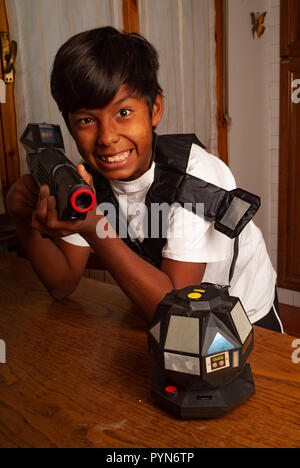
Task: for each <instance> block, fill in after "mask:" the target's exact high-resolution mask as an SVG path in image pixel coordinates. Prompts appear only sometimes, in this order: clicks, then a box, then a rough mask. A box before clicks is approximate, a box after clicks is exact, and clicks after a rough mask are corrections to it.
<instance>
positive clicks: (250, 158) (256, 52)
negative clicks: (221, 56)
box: [228, 0, 271, 250]
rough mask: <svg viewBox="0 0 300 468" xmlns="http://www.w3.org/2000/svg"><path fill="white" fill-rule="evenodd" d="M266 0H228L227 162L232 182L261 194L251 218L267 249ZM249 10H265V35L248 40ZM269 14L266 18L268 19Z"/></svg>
mask: <svg viewBox="0 0 300 468" xmlns="http://www.w3.org/2000/svg"><path fill="white" fill-rule="evenodd" d="M269 4H270V1H269V0H238V1H237V0H228V80H229V115H230V117H231V118H232V126H231V129H230V130H229V135H228V136H229V165H230V168H231V170H232V171H233V173H234V175H235V177H236V180H237V184H238V185H240V186H242V187H243V188H245V189H247V190H249V191H250V192H254V193H256V194H257V195H259V196H260V197H261V199H262V207H261V209H260V211H259V212H258V214H257V216H256V219H255V222H256V224H257V225H258V226H259V227H260V229H261V230H262V231H263V234H264V237H265V240H266V243H267V246H268V248H269V250H270V247H271V238H270V223H271V221H270V220H271V193H270V188H271V174H270V164H271V162H270V154H269V148H268V146H269V141H268V135H269V128H268V121H269V103H268V82H269V70H268V59H269V55H268V44H269V41H270V28H269V27H268V24H269V21H270V16H269V12H270V9H269ZM251 11H254V12H258V11H259V12H264V11H268V15H267V17H266V20H265V24H266V31H265V34H264V35H263V36H262V37H261V39H258V38H257V36H256V37H255V38H254V39H253V35H252V31H251V17H250V13H251ZM268 16H269V18H268Z"/></svg>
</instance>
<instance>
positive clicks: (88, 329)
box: [0, 255, 300, 448]
mask: <svg viewBox="0 0 300 468" xmlns="http://www.w3.org/2000/svg"><path fill="white" fill-rule="evenodd" d="M0 291H1V293H0V338H1V339H2V340H5V343H6V353H7V356H6V364H0V446H1V447H109V448H113V447H115V448H121V447H126V448H138V447H139V448H141V447H152V448H154V447H156V448H171V447H173V448H177V447H178V448H179V447H184V448H192V447H216V446H217V447H299V446H300V425H299V422H300V364H294V363H293V362H292V359H291V356H292V353H293V351H295V350H294V349H293V348H292V343H293V341H294V338H293V337H290V336H283V335H280V334H277V333H273V332H270V331H266V330H262V329H259V328H256V329H255V349H254V351H253V353H252V355H251V359H250V363H251V367H252V371H253V375H254V379H255V384H256V394H255V396H254V397H252V398H251V400H249V401H248V402H247V403H245V404H244V405H242V406H240V407H239V408H237V409H235V410H234V411H233V412H232V413H230V414H228V415H226V416H223V417H221V418H219V419H216V420H195V421H177V420H175V419H174V418H173V417H172V416H169V415H168V414H165V413H164V412H163V411H161V410H160V409H158V408H156V407H154V406H153V404H152V401H151V398H150V384H151V373H152V367H153V362H152V361H151V359H150V356H149V354H148V349H147V339H146V333H145V330H146V327H145V323H144V322H143V321H142V320H141V319H139V318H138V317H137V316H136V315H135V314H134V313H133V309H132V306H131V304H130V301H129V300H128V299H127V298H126V296H125V295H124V294H123V293H122V291H121V290H120V289H119V288H117V287H116V286H114V285H111V284H105V283H100V282H97V281H94V280H90V279H87V278H83V279H82V281H81V283H80V285H79V287H78V289H77V291H76V293H74V295H73V296H72V297H71V299H69V300H65V301H63V302H61V303H60V302H53V301H52V300H51V298H50V297H49V296H48V295H47V293H46V292H45V290H44V289H43V286H41V284H40V282H39V280H38V279H37V278H36V277H35V275H34V273H33V272H32V271H31V267H30V265H29V263H28V262H27V261H26V260H21V259H19V258H17V257H15V256H12V255H6V256H3V255H2V256H0Z"/></svg>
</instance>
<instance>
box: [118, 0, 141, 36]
mask: <svg viewBox="0 0 300 468" xmlns="http://www.w3.org/2000/svg"><path fill="white" fill-rule="evenodd" d="M122 9H123V25H124V31H125V32H126V33H131V32H135V33H139V32H140V21H139V5H138V0H122Z"/></svg>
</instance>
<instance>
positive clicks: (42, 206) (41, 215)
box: [36, 185, 50, 223]
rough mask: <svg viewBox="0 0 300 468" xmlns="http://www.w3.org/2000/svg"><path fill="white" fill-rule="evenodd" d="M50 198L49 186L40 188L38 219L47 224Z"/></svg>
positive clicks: (37, 208) (37, 207)
mask: <svg viewBox="0 0 300 468" xmlns="http://www.w3.org/2000/svg"><path fill="white" fill-rule="evenodd" d="M49 196H50V190H49V187H48V186H47V185H42V187H41V188H40V193H39V198H38V202H37V206H36V217H37V218H38V219H39V221H40V222H44V223H45V222H46V220H47V211H48V198H49Z"/></svg>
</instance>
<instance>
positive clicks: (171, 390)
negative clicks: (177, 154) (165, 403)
mask: <svg viewBox="0 0 300 468" xmlns="http://www.w3.org/2000/svg"><path fill="white" fill-rule="evenodd" d="M177 390H178V388H177V387H175V386H174V385H168V386H167V387H166V388H165V392H167V393H175V392H177Z"/></svg>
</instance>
